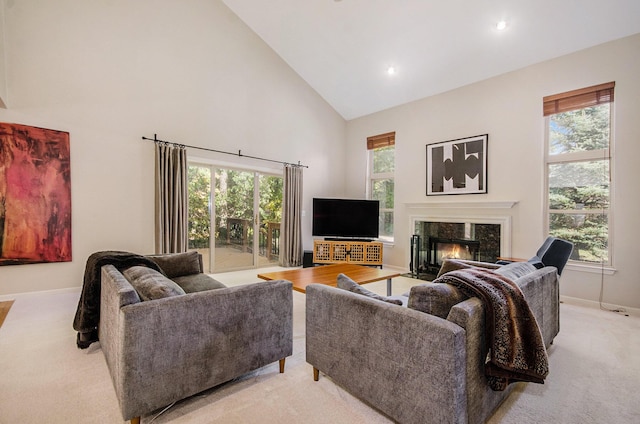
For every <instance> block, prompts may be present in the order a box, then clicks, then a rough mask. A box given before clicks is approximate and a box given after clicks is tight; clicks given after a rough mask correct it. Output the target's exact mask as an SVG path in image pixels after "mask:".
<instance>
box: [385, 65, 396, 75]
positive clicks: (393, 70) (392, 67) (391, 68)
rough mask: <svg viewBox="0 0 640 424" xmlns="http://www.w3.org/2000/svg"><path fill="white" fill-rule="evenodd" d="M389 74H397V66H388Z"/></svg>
mask: <svg viewBox="0 0 640 424" xmlns="http://www.w3.org/2000/svg"><path fill="white" fill-rule="evenodd" d="M387 74H389V75H395V74H396V68H395V67H394V66H389V67H388V68H387Z"/></svg>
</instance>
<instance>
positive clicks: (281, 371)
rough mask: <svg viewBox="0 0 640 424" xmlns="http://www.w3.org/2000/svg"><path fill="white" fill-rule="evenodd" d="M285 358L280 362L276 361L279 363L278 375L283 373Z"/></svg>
mask: <svg viewBox="0 0 640 424" xmlns="http://www.w3.org/2000/svg"><path fill="white" fill-rule="evenodd" d="M285 359H287V358H282V359H280V360H278V362H279V363H280V374H283V373H284V360H285Z"/></svg>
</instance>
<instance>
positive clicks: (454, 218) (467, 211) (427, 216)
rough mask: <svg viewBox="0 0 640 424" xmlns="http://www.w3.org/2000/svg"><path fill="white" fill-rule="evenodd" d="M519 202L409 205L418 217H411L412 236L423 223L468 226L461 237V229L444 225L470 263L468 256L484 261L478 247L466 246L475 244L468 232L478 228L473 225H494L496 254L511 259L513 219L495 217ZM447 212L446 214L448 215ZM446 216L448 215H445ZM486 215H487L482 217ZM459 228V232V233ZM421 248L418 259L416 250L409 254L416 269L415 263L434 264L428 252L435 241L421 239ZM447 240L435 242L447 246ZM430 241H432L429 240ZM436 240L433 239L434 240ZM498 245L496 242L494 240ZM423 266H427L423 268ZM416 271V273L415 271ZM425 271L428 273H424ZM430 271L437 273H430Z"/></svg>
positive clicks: (445, 230) (412, 242) (507, 216)
mask: <svg viewBox="0 0 640 424" xmlns="http://www.w3.org/2000/svg"><path fill="white" fill-rule="evenodd" d="M516 203H517V202H429V203H427V202H425V203H410V204H406V205H407V208H409V209H413V210H415V212H416V214H411V215H410V219H411V227H410V230H411V234H416V232H419V230H420V228H421V227H423V226H424V225H423V224H421V223H450V224H466V226H465V228H466V231H465V232H464V234H463V235H461V232H460V227H459V226H456V225H445V226H444V227H445V229H444V234H446V235H447V237H448V235H449V233H450V234H453V235H455V237H452V240H451V241H452V242H454V244H455V243H456V242H460V244H461V247H462V248H463V249H462V250H465V249H466V253H465V252H462V253H463V255H462V256H461V258H463V259H467V258H469V257H468V256H467V257H465V256H464V255H472V256H473V255H474V254H475V255H476V256H475V257H471V258H470V259H478V260H483V258H482V257H478V256H477V250H474V249H477V246H475V245H474V244H473V243H465V241H467V239H469V240H474V239H475V238H474V237H469V235H470V234H469V233H470V231H469V228H474V227H475V226H474V225H472V224H488V225H489V226H487V225H480V226H478V227H482V228H490V227H491V225H497V226H499V243H500V247H499V252H496V253H495V255H496V256H500V257H510V256H511V216H510V215H494V214H492V213H495V212H503V213H504V212H507V211H506V209H511V208H512V207H513V206H514V205H515V204H516ZM445 209H447V211H445ZM444 212H447V213H444ZM483 212H484V213H483ZM426 227H432V225H427V226H426ZM456 228H457V230H456ZM421 237H422V238H421V240H420V243H421V246H420V247H419V248H420V249H421V250H422V251H421V253H420V254H419V255H418V256H415V250H417V249H418V247H416V246H412V249H411V251H414V252H413V257H411V256H412V253H411V252H410V253H409V256H410V261H409V262H410V263H411V264H412V266H414V268H417V267H416V265H419V264H414V262H415V261H417V260H419V261H421V262H422V261H424V260H425V259H426V260H427V262H430V263H431V262H432V261H431V259H432V258H431V253H430V252H429V249H431V248H433V245H434V244H435V243H434V240H431V241H429V240H425V239H424V237H425V235H424V234H422V235H421ZM447 237H444V238H443V237H437V238H435V242H441V243H446V242H447ZM481 237H482V236H480V238H479V241H480V243H482V240H481ZM495 237H497V235H494V236H493V237H491V238H495ZM427 238H429V237H427ZM431 238H432V239H433V238H434V237H433V236H432V237H431ZM415 242H416V240H415V238H414V237H412V239H411V244H412V245H413V244H415ZM493 242H494V243H495V240H493ZM420 265H424V263H423V264H420ZM435 266H436V265H434V264H433V263H431V267H432V268H433V267H435ZM414 271H415V269H414ZM423 271H425V270H423ZM430 271H434V270H433V269H431V270H430Z"/></svg>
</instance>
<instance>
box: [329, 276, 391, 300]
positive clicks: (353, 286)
mask: <svg viewBox="0 0 640 424" xmlns="http://www.w3.org/2000/svg"><path fill="white" fill-rule="evenodd" d="M337 286H338V288H339V289H343V290H348V291H350V292H353V293H357V294H361V295H363V296H367V297H370V298H372V299H377V300H381V301H383V302H388V303H393V304H394V305H402V300H400V299H394V298H392V297H387V296H380V295H379V294H377V293H374V292H372V291H370V290H367V289H365V288H364V287H362V286H361V285H360V284H358V283H356V282H355V281H353V280H352V279H351V278H349V277H347V276H346V275H344V274H340V275H338V283H337Z"/></svg>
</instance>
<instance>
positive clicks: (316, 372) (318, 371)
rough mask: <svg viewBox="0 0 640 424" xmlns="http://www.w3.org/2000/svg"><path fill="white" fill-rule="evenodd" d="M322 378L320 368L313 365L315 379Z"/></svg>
mask: <svg viewBox="0 0 640 424" xmlns="http://www.w3.org/2000/svg"><path fill="white" fill-rule="evenodd" d="M319 379H320V370H319V369H318V368H316V367H313V381H318V380H319Z"/></svg>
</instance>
